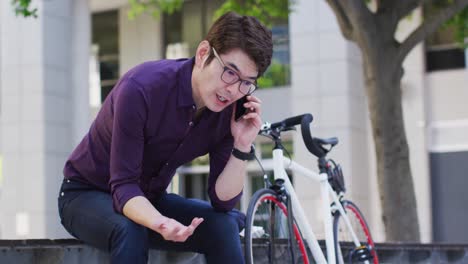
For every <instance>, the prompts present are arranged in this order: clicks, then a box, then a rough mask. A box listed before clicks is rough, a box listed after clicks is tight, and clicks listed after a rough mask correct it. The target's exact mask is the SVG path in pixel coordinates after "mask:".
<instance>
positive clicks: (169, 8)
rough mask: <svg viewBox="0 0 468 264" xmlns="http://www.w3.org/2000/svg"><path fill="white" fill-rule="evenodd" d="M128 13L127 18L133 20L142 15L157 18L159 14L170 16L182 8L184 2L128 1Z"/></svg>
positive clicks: (159, 0)
mask: <svg viewBox="0 0 468 264" xmlns="http://www.w3.org/2000/svg"><path fill="white" fill-rule="evenodd" d="M128 3H129V4H130V11H128V18H129V19H130V20H133V19H135V18H136V17H137V16H139V15H141V14H143V13H149V14H151V15H152V16H153V17H155V18H159V16H160V14H161V13H166V14H169V15H170V14H172V13H174V12H176V11H179V10H180V9H181V8H182V5H183V3H184V0H128Z"/></svg>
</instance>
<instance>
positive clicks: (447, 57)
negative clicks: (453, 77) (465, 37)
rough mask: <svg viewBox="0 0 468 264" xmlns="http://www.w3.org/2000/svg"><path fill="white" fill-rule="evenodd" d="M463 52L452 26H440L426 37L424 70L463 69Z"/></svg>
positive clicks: (465, 63) (464, 62)
mask: <svg viewBox="0 0 468 264" xmlns="http://www.w3.org/2000/svg"><path fill="white" fill-rule="evenodd" d="M425 12H426V13H429V12H431V10H425ZM465 52H467V51H466V50H464V49H462V48H461V47H460V46H459V44H458V43H457V42H456V38H455V29H454V27H452V26H444V27H441V28H440V29H439V30H438V31H436V32H435V33H434V34H432V35H430V36H429V37H428V38H427V39H426V71H428V72H430V71H438V70H451V69H463V68H465V67H467V64H468V62H467V61H466V60H467V59H466V53H465Z"/></svg>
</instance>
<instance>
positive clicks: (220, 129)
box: [64, 58, 242, 213]
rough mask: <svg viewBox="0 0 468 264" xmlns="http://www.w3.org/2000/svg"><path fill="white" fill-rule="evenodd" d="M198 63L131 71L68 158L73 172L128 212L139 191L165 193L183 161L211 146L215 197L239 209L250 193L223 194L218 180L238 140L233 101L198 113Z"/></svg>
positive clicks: (217, 204)
mask: <svg viewBox="0 0 468 264" xmlns="http://www.w3.org/2000/svg"><path fill="white" fill-rule="evenodd" d="M193 64H194V59H193V58H192V59H181V60H161V61H152V62H146V63H143V64H141V65H139V66H137V67H135V68H133V69H132V70H130V71H129V72H127V73H126V74H125V75H124V76H123V77H122V78H121V79H120V80H119V82H118V83H117V85H116V86H115V87H114V89H113V90H112V91H111V93H110V94H109V95H108V97H107V98H106V100H105V101H104V103H103V105H102V108H101V110H100V111H99V113H98V115H97V117H96V119H95V120H94V122H93V123H92V125H91V128H90V130H89V132H88V133H87V134H86V135H85V137H84V138H83V140H82V141H81V142H80V144H79V145H78V146H77V147H76V148H75V150H74V151H73V153H72V154H71V155H70V157H69V159H68V160H67V162H66V164H65V168H64V175H65V178H67V179H73V180H77V181H80V182H83V183H86V184H89V185H92V186H94V187H96V189H99V190H103V191H107V192H110V193H111V194H112V198H113V201H114V208H115V210H116V211H118V212H120V213H121V212H122V208H123V206H124V205H125V203H126V202H127V201H128V200H129V199H131V198H133V197H135V196H146V197H147V198H149V199H155V198H158V196H159V195H161V194H162V193H163V192H165V190H166V188H167V186H168V185H169V183H170V181H171V179H172V177H173V176H174V173H175V171H176V169H177V168H178V167H179V166H181V165H183V164H185V163H187V162H189V161H191V160H193V159H194V158H196V157H198V156H201V155H205V154H207V153H209V157H210V174H209V179H208V195H209V197H210V200H211V204H212V205H213V207H214V208H215V209H217V210H221V211H228V210H231V209H232V208H233V207H234V205H235V204H236V203H237V201H239V199H240V196H241V194H242V193H240V194H239V195H237V196H236V197H234V198H232V199H231V200H228V201H221V200H220V199H219V198H218V196H217V195H216V192H215V183H216V180H217V178H218V176H219V174H220V173H221V172H222V171H223V169H224V167H225V166H226V163H227V161H228V159H229V157H230V155H231V151H232V147H233V137H232V135H231V129H230V120H231V115H232V107H228V108H226V109H224V110H223V111H222V112H219V113H216V112H212V111H210V110H208V109H205V110H204V112H203V114H202V115H201V117H200V118H199V119H198V120H196V119H195V113H196V106H195V103H194V100H193V97H192V85H191V78H192V69H193Z"/></svg>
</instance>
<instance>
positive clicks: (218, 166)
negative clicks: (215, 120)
mask: <svg viewBox="0 0 468 264" xmlns="http://www.w3.org/2000/svg"><path fill="white" fill-rule="evenodd" d="M233 142H234V140H233V138H232V136H231V135H230V134H229V135H228V136H226V137H225V138H224V139H223V141H222V142H221V143H219V144H216V147H215V148H214V149H212V150H211V151H210V176H209V178H208V196H209V197H210V201H211V205H212V206H213V208H214V209H215V210H217V211H222V212H227V211H230V210H232V209H233V208H234V206H236V204H237V202H238V201H239V200H240V198H241V197H242V192H240V193H239V194H238V195H236V196H235V197H234V198H232V199H230V200H226V201H222V200H221V199H219V197H218V195H217V194H216V190H215V186H216V180H217V179H218V177H219V175H220V174H221V172H222V171H223V170H224V167H226V164H227V162H228V160H229V157H230V156H231V152H232V147H233Z"/></svg>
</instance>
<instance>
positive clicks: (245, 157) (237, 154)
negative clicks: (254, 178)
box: [232, 145, 255, 160]
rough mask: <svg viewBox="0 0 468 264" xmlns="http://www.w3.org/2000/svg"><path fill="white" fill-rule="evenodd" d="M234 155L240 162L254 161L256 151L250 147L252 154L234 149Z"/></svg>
mask: <svg viewBox="0 0 468 264" xmlns="http://www.w3.org/2000/svg"><path fill="white" fill-rule="evenodd" d="M232 155H233V156H234V157H236V158H238V159H240V160H254V159H255V149H254V147H253V145H252V146H250V152H243V151H240V150H238V149H236V148H233V149H232Z"/></svg>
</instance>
